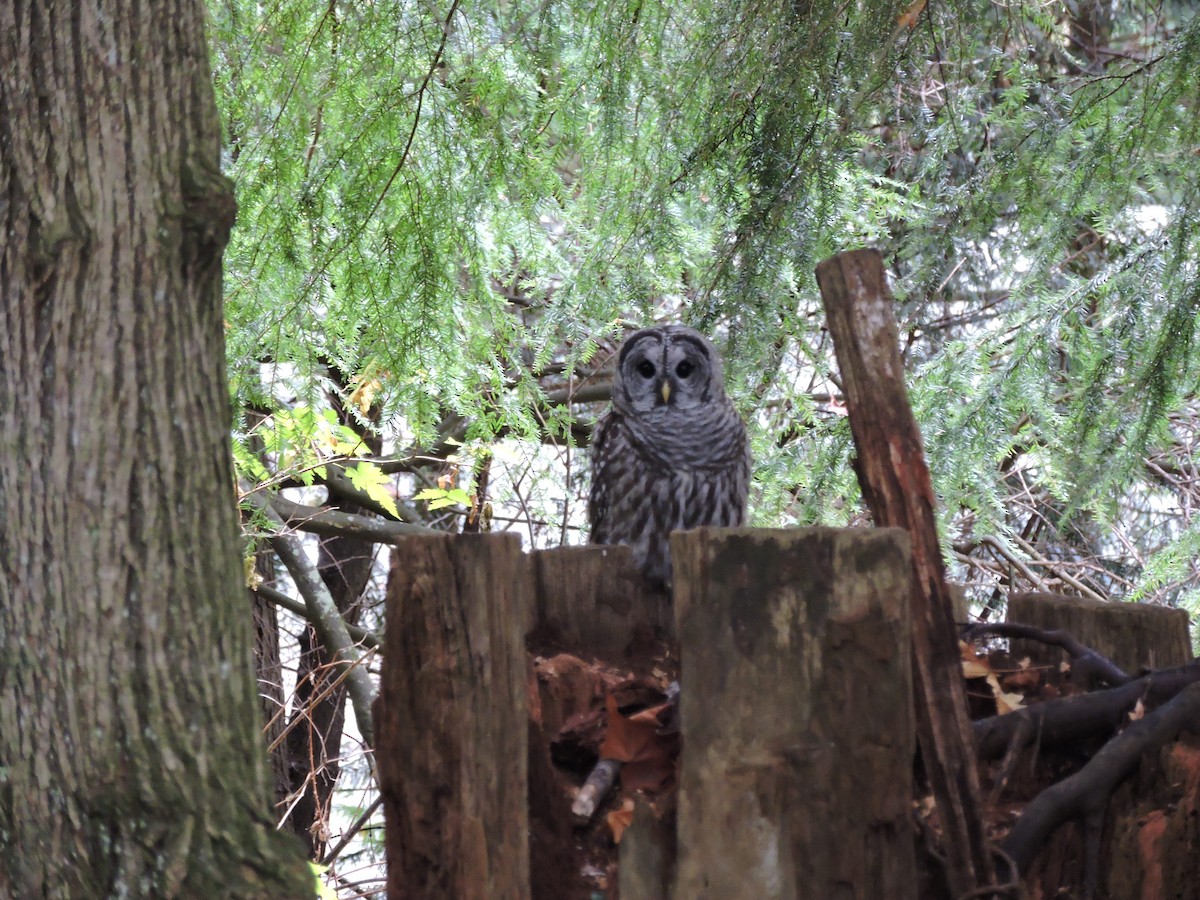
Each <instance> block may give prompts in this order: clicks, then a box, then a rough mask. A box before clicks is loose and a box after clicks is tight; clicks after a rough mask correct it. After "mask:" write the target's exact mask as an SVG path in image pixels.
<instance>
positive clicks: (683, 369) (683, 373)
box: [675, 359, 696, 378]
mask: <svg viewBox="0 0 1200 900" xmlns="http://www.w3.org/2000/svg"><path fill="white" fill-rule="evenodd" d="M695 368H696V367H695V366H693V365H692V364H691V363H690V362H688V361H687V360H686V359H685V360H684V361H683V362H681V363H680V364H679V365H677V366H676V367H675V374H676V375H678V376H679V377H680V378H687V377H688V376H689V375H691V374H692V370H693V369H695Z"/></svg>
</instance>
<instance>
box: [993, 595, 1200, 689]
mask: <svg viewBox="0 0 1200 900" xmlns="http://www.w3.org/2000/svg"><path fill="white" fill-rule="evenodd" d="M1006 618H1007V619H1008V621H1010V622H1018V623H1020V624H1022V625H1034V626H1037V627H1039V628H1047V629H1061V630H1063V631H1066V632H1068V633H1069V634H1070V635H1071V636H1072V637H1073V638H1075V639H1076V640H1078V641H1079V642H1080V643H1082V644H1085V645H1087V646H1088V647H1091V648H1092V649H1093V650H1095V651H1096V652H1097V653H1100V654H1101V655H1102V656H1104V657H1106V658H1108V659H1110V660H1112V661H1113V662H1114V663H1115V664H1116V665H1118V666H1120V667H1121V668H1122V669H1124V670H1125V671H1126V672H1128V673H1129V674H1131V675H1136V674H1137V673H1138V671H1139V670H1141V669H1165V668H1170V667H1172V666H1182V665H1184V664H1185V663H1187V662H1189V661H1190V660H1191V658H1192V644H1191V638H1190V637H1189V636H1188V614H1187V612H1186V611H1185V610H1182V609H1171V608H1170V607H1166V606H1151V605H1150V604H1145V603H1115V602H1114V603H1102V602H1100V601H1098V600H1090V599H1088V598H1086V597H1068V596H1064V595H1062V594H1046V593H1029V594H1016V595H1014V596H1012V597H1010V598H1009V601H1008V614H1007V617H1006ZM1012 652H1013V655H1014V656H1016V657H1017V658H1018V659H1019V658H1021V657H1024V656H1029V657H1030V658H1031V659H1033V660H1034V661H1035V662H1038V663H1058V662H1060V661H1061V660H1062V653H1061V652H1060V651H1058V650H1055V649H1054V648H1052V647H1048V646H1046V645H1045V644H1043V643H1038V642H1035V641H1013V646H1012Z"/></svg>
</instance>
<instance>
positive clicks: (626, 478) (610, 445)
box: [588, 325, 750, 585]
mask: <svg viewBox="0 0 1200 900" xmlns="http://www.w3.org/2000/svg"><path fill="white" fill-rule="evenodd" d="M749 480H750V445H749V442H748V441H747V439H746V426H745V425H744V424H743V422H742V420H741V418H740V417H739V416H738V414H737V411H736V410H735V409H734V408H733V404H732V403H731V402H730V400H729V398H728V397H727V396H726V395H725V386H724V384H723V382H722V377H721V359H720V357H719V356H718V355H717V351H716V348H714V347H713V345H712V344H711V343H709V342H708V340H707V339H706V338H704V337H703V336H702V335H701V334H700V333H699V332H697V331H693V330H692V329H691V328H685V327H684V326H682V325H666V326H663V327H660V328H647V329H645V330H643V331H638V332H636V333H634V334H632V335H630V336H629V338H628V339H627V340H626V341H625V343H624V344H623V345H622V347H621V351H620V353H619V354H618V356H617V368H616V373H615V375H614V377H613V388H612V408H611V409H609V410H608V412H607V413H606V414H605V415H604V416H603V417H602V418H601V419H600V421H599V422H597V423H596V429H595V432H594V434H593V437H592V488H591V495H590V497H589V501H588V521H589V523H590V525H591V540H592V543H594V544H629V545H630V546H631V547H632V548H633V555H634V559H635V560H636V562H637V565H638V567H639V568H640V569H641V570H642V572H644V573H645V575H646V577H647V578H649V579H650V580H651V581H653V582H657V583H659V584H661V585H666V584H668V583H669V582H670V580H671V558H670V542H669V540H668V538H669V535H670V533H671V532H672V531H674V530H676V529H686V528H698V527H700V526H701V525H725V526H732V525H741V524H742V523H743V521H744V520H745V517H746V494H747V491H748V489H749Z"/></svg>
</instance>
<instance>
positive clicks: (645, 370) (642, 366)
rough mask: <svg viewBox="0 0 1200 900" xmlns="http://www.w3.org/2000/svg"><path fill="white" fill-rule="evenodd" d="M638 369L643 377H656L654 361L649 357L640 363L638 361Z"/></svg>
mask: <svg viewBox="0 0 1200 900" xmlns="http://www.w3.org/2000/svg"><path fill="white" fill-rule="evenodd" d="M637 370H638V373H639V374H640V375H641V376H642V377H643V378H653V377H654V363H652V362H650V360H648V359H643V360H642V361H641V362H640V363H638V367H637Z"/></svg>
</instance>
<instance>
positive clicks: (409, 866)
mask: <svg viewBox="0 0 1200 900" xmlns="http://www.w3.org/2000/svg"><path fill="white" fill-rule="evenodd" d="M532 598H533V585H532V578H531V572H530V566H529V558H528V557H527V556H526V555H525V554H524V553H522V552H521V544H520V540H519V538H517V537H516V536H515V535H511V534H488V535H462V536H453V535H448V536H433V537H414V538H406V539H404V540H401V541H399V542H398V544H397V546H396V548H395V549H394V550H393V553H392V565H391V573H390V576H389V580H388V593H387V633H386V637H385V641H384V663H383V670H382V678H381V683H380V696H379V702H378V706H377V710H376V717H377V729H378V735H377V741H378V747H377V761H378V770H379V780H380V788H381V791H382V793H383V797H384V815H385V819H386V823H387V838H386V850H387V860H388V896H389V897H393V898H412V900H524V898H527V897H528V896H529V893H530V890H529V878H530V876H529V845H528V837H529V835H528V832H529V816H528V804H527V795H528V789H527V757H528V721H527V719H528V694H527V659H526V654H525V635H526V632H527V631H528V628H529V624H530V613H531V609H532V602H533V601H532Z"/></svg>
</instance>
